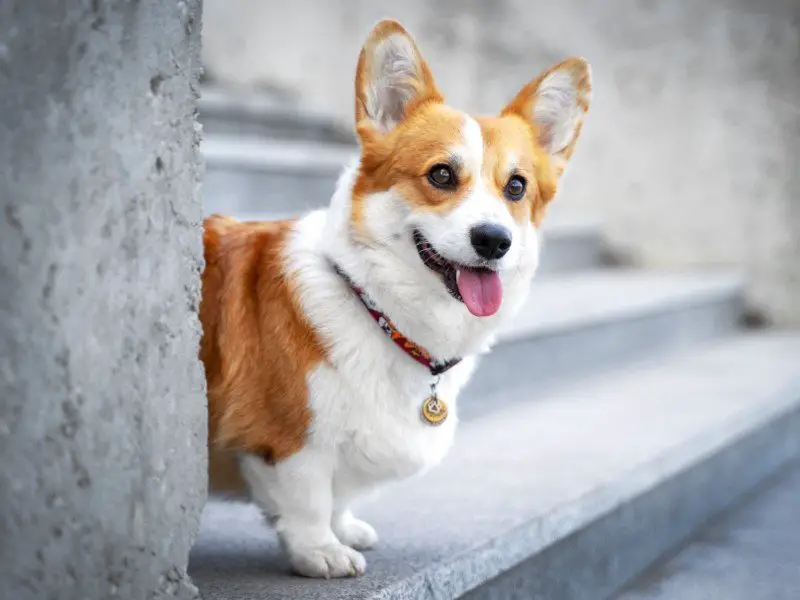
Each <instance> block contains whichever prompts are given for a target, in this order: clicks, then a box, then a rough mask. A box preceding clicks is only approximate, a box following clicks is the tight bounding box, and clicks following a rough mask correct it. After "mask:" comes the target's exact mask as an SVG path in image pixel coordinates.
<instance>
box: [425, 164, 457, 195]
mask: <svg viewBox="0 0 800 600" xmlns="http://www.w3.org/2000/svg"><path fill="white" fill-rule="evenodd" d="M428 181H430V182H431V183H432V184H433V185H434V186H435V187H438V188H444V189H450V188H454V187H456V176H455V174H454V173H453V169H451V168H450V166H449V165H435V166H434V167H433V168H431V170H430V171H428Z"/></svg>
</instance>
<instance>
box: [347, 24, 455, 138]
mask: <svg viewBox="0 0 800 600" xmlns="http://www.w3.org/2000/svg"><path fill="white" fill-rule="evenodd" d="M441 101H442V95H441V94H440V93H439V90H438V89H437V88H436V83H435V82H434V80H433V75H431V71H430V68H429V67H428V65H427V63H426V62H425V60H424V59H423V58H422V55H421V54H420V52H419V49H418V48H417V44H416V43H415V42H414V38H412V37H411V35H410V34H409V33H408V32H407V31H406V30H405V29H404V28H403V26H402V25H400V23H398V22H397V21H392V20H384V21H381V22H379V23H378V24H377V25H375V27H374V28H373V29H372V31H371V32H370V34H369V37H368V38H367V41H366V43H365V44H364V47H363V48H362V49H361V56H359V59H358V69H357V71H356V128H357V130H358V131H359V134H360V135H361V136H362V137H363V134H364V133H366V132H365V131H364V128H365V127H366V128H368V129H372V130H374V131H377V132H378V133H380V134H385V133H388V132H389V131H391V130H392V129H394V128H395V127H396V126H397V125H398V124H399V123H401V122H402V121H403V119H405V118H406V117H408V116H409V115H410V114H411V113H412V112H414V110H416V109H417V108H418V107H419V106H420V105H422V104H424V103H426V102H441Z"/></svg>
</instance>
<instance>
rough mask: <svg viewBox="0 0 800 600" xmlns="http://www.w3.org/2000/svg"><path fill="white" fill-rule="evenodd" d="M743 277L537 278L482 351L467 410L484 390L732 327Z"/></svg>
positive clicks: (548, 378) (546, 379) (665, 348)
mask: <svg viewBox="0 0 800 600" xmlns="http://www.w3.org/2000/svg"><path fill="white" fill-rule="evenodd" d="M741 292H742V281H741V279H740V278H739V277H737V276H736V275H733V274H720V273H672V274H670V273H649V272H639V271H636V270H630V271H629V270H607V271H603V270H597V271H592V272H585V273H575V274H567V275H561V276H558V277H550V278H543V279H539V280H535V281H534V283H533V289H532V291H531V296H530V298H529V300H528V303H527V305H526V306H525V307H523V309H522V310H521V312H520V313H519V314H518V315H517V316H516V317H515V318H514V319H513V321H511V323H510V324H509V326H507V327H505V328H504V329H503V330H502V331H501V334H500V340H499V342H498V344H497V345H496V346H495V347H494V348H493V349H492V351H491V352H490V353H489V354H488V355H486V356H484V357H482V358H481V361H480V363H479V365H478V370H477V371H476V373H475V376H473V377H472V379H471V380H470V383H469V386H468V388H467V390H465V404H464V416H465V417H467V418H469V417H472V416H473V415H475V414H477V413H478V412H480V411H481V410H482V409H481V408H480V407H481V406H482V405H483V403H481V402H480V398H481V396H483V395H484V394H491V393H493V392H494V391H496V390H500V389H509V388H513V387H520V386H521V387H528V388H529V389H530V388H531V387H532V386H536V387H540V386H542V385H544V384H552V383H558V382H560V381H562V380H563V378H565V377H574V376H576V375H579V374H580V373H583V372H587V371H590V370H597V369H600V368H604V367H606V368H607V367H612V366H614V365H619V364H622V363H624V362H625V361H630V360H638V359H640V358H642V357H647V356H652V355H654V354H667V353H670V352H678V351H680V350H683V349H687V348H690V347H692V346H693V345H696V344H698V343H701V342H704V341H707V340H710V339H713V338H715V337H718V336H720V335H725V334H729V333H731V332H733V330H734V329H735V327H736V325H737V321H738V318H739V316H740V312H741Z"/></svg>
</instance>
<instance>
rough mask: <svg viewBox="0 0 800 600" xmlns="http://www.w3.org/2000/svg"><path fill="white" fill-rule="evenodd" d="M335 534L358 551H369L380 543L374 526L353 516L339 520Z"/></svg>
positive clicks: (335, 526)
mask: <svg viewBox="0 0 800 600" xmlns="http://www.w3.org/2000/svg"><path fill="white" fill-rule="evenodd" d="M333 532H334V533H335V534H336V537H337V538H339V541H340V542H342V543H343V544H344V545H346V546H350V547H351V548H355V549H356V550H369V549H370V548H372V547H373V546H374V545H375V544H377V543H378V534H377V533H376V532H375V529H373V527H372V525H370V524H369V523H366V522H364V521H362V520H361V519H356V518H355V517H353V516H348V517H346V518H342V519H338V520H337V521H336V522H335V523H334V524H333Z"/></svg>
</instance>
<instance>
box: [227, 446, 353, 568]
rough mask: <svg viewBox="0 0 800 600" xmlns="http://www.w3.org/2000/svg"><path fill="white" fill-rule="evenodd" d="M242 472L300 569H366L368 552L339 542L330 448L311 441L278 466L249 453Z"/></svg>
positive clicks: (254, 498)
mask: <svg viewBox="0 0 800 600" xmlns="http://www.w3.org/2000/svg"><path fill="white" fill-rule="evenodd" d="M242 474H243V476H244V478H245V479H246V481H247V483H248V485H249V487H250V492H251V494H252V496H253V500H254V501H255V502H256V504H258V505H259V507H260V508H261V509H262V510H263V511H264V513H265V514H266V515H267V516H268V518H269V519H270V521H271V523H272V525H273V526H274V527H275V530H276V531H277V533H278V536H279V537H280V540H281V544H282V545H283V547H284V549H285V550H286V553H287V554H288V556H289V560H290V562H291V563H292V567H293V568H294V569H295V570H296V571H297V572H298V573H300V574H301V575H305V576H307V577H326V578H328V577H349V576H353V575H360V574H362V573H363V572H364V569H365V568H366V561H365V560H364V556H363V555H362V554H361V553H360V552H357V551H356V550H354V549H353V548H350V547H349V546H346V545H345V544H343V543H342V542H340V541H339V539H338V538H337V537H336V535H335V534H334V532H333V529H332V528H331V522H332V517H333V493H332V487H333V456H332V455H331V453H325V452H323V451H320V450H318V449H315V448H311V447H308V446H307V447H305V448H303V449H302V450H301V451H300V452H298V453H297V454H294V455H292V456H290V457H289V458H287V459H284V460H281V461H279V462H278V463H276V464H274V465H268V464H267V463H265V462H264V461H263V460H262V459H261V458H259V457H257V456H253V455H247V456H244V457H243V458H242Z"/></svg>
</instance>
